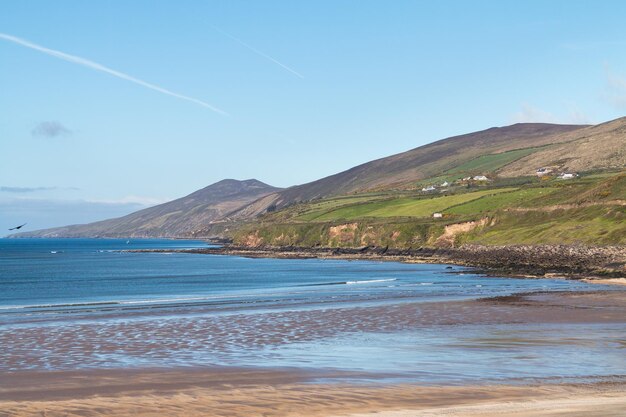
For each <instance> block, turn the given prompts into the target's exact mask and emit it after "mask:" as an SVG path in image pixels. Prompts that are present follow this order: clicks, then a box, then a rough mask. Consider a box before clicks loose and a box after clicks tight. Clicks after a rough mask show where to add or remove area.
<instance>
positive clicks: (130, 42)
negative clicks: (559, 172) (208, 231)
mask: <svg viewBox="0 0 626 417" xmlns="http://www.w3.org/2000/svg"><path fill="white" fill-rule="evenodd" d="M624 16H626V2H622V1H614V2H609V1H605V2H593V3H592V2H588V1H581V2H575V1H550V2H545V1H536V2H532V1H526V2H516V1H498V2H495V1H494V2H478V1H474V2H470V1H467V2H461V1H454V2H449V1H448V2H446V1H437V2H426V1H422V2H420V1H393V2H388V1H357V0H354V1H337V0H334V1H295V2H294V1H263V2H260V1H259V2H250V1H235V0H229V1H219V2H218V1H200V0H196V1H176V2H174V1H169V2H166V1H113V0H112V1H96V0H94V1H88V2H87V1H63V0H56V1H54V2H51V1H28V0H20V1H10V0H5V1H2V2H1V3H0V34H3V35H4V38H0V235H2V234H3V232H1V230H3V229H6V228H7V227H10V226H11V225H13V223H17V224H19V223H23V222H25V221H29V222H30V223H29V227H30V228H32V229H34V228H41V227H49V226H56V225H63V224H67V223H78V222H86V221H91V220H97V219H103V218H107V217H111V216H117V215H121V214H124V213H128V212H130V211H133V210H135V209H137V208H141V207H144V206H146V205H150V204H154V203H158V202H162V201H167V200H169V199H173V198H177V197H180V196H183V195H186V194H188V193H190V192H193V191H195V190H197V189H199V188H202V187H204V186H206V185H208V184H211V183H213V182H215V181H218V180H220V179H223V178H238V179H247V178H257V179H259V180H261V181H264V182H267V183H270V184H272V185H275V186H283V187H285V186H289V185H294V184H299V183H305V182H308V181H312V180H315V179H317V178H320V177H323V176H326V175H330V174H333V173H336V172H339V171H342V170H344V169H347V168H350V167H352V166H354V165H357V164H359V163H363V162H366V161H369V160H372V159H375V158H379V157H383V156H386V155H390V154H393V153H397V152H402V151H405V150H408V149H411V148H414V147H417V146H420V145H423V144H426V143H429V142H432V141H434V140H437V139H441V138H444V137H447V136H451V135H455V134H462V133H467V132H471V131H476V130H481V129H485V128H488V127H491V126H502V125H508V124H511V123H515V122H529V121H543V122H555V123H597V122H602V121H606V120H610V119H614V118H617V117H621V116H622V115H624V113H625V112H626V54H624V50H626V25H624V23H623V18H624ZM10 36H12V37H17V38H19V39H21V40H25V41H28V42H31V43H32V44H35V45H38V46H41V47H44V48H48V49H52V50H55V51H60V52H62V53H65V54H69V55H72V56H75V57H78V58H80V59H82V60H88V61H92V62H95V63H97V64H100V65H103V66H105V67H107V68H109V69H112V70H114V71H118V72H119V73H123V74H125V75H128V76H131V77H134V78H135V79H137V80H140V81H141V82H144V83H148V84H150V85H151V86H153V87H156V88H157V89H158V88H160V89H164V90H167V91H169V92H172V93H174V94H176V95H178V97H176V96H173V95H168V94H166V93H164V92H163V91H156V90H155V89H153V88H148V87H146V85H140V84H138V83H136V82H131V81H129V80H128V79H123V78H120V77H119V76H115V75H112V74H111V73H107V72H103V71H101V70H96V69H94V68H93V66H92V67H89V66H85V65H81V64H79V63H76V62H69V61H67V60H63V59H59V58H58V57H55V56H51V55H49V54H46V53H44V52H42V51H41V50H36V49H32V48H29V47H25V46H24V45H23V44H19V42H15V41H12V40H10V39H9V38H7V37H10ZM180 96H185V97H189V98H192V99H195V100H198V101H201V102H203V103H208V104H210V105H211V106H214V107H216V108H218V109H220V110H222V111H223V112H225V113H227V115H224V114H220V113H219V112H216V111H213V110H211V109H210V108H208V107H205V106H203V105H201V104H199V103H198V102H192V101H189V100H186V99H182V98H180ZM51 207H53V208H51ZM22 219H23V220H22Z"/></svg>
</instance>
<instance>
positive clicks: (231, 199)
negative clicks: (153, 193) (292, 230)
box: [11, 179, 280, 237]
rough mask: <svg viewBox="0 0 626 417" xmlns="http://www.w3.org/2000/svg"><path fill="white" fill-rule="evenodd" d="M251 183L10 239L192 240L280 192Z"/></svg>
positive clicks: (222, 184)
mask: <svg viewBox="0 0 626 417" xmlns="http://www.w3.org/2000/svg"><path fill="white" fill-rule="evenodd" d="M279 190H280V188H276V187H272V186H270V185H267V184H264V183H262V182H261V181H257V180H254V179H251V180H245V181H237V180H232V179H227V180H222V181H219V182H217V183H215V184H212V185H209V186H208V187H205V188H203V189H201V190H198V191H196V192H194V193H191V194H189V195H188V196H186V197H182V198H179V199H177V200H173V201H170V202H168V203H164V204H160V205H158V206H154V207H150V208H147V209H143V210H140V211H137V212H135V213H131V214H129V215H127V216H124V217H120V218H116V219H110V220H104V221H99V222H95V223H89V224H83V225H73V226H64V227H57V228H53V229H45V230H38V231H33V232H26V233H18V234H15V235H12V236H11V237H182V236H193V235H194V232H195V231H197V230H201V229H205V228H207V227H208V226H209V225H210V224H212V223H213V222H216V221H220V220H223V219H226V218H227V217H228V214H229V213H231V212H233V211H237V210H238V209H241V208H242V207H245V206H247V205H248V204H250V203H251V202H253V201H255V200H257V199H259V198H261V197H263V196H266V195H268V194H272V193H275V192H277V191H279Z"/></svg>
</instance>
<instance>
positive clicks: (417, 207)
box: [307, 188, 515, 221]
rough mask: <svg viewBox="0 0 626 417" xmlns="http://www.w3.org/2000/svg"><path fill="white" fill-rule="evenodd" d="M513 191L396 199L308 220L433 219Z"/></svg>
mask: <svg viewBox="0 0 626 417" xmlns="http://www.w3.org/2000/svg"><path fill="white" fill-rule="evenodd" d="M513 190H515V189H514V188H500V189H495V190H482V191H475V192H471V193H465V194H457V195H450V196H443V197H433V198H396V199H393V200H384V201H376V202H371V203H362V204H354V205H350V206H348V207H341V208H338V209H335V210H331V211H327V212H325V213H322V214H320V215H319V216H317V217H315V218H307V220H313V221H334V220H340V219H341V220H352V219H357V218H362V217H381V218H384V217H431V216H432V214H433V213H435V212H440V211H443V210H445V209H447V208H448V207H452V206H457V205H459V204H462V203H466V202H468V201H472V200H476V199H479V198H481V197H484V196H488V195H494V194H499V193H506V192H510V191H513Z"/></svg>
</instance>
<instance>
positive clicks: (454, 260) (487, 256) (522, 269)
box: [150, 242, 626, 279]
mask: <svg viewBox="0 0 626 417" xmlns="http://www.w3.org/2000/svg"><path fill="white" fill-rule="evenodd" d="M213 243H218V242H213ZM219 243H225V242H219ZM150 251H152V252H172V250H150ZM176 252H184V253H199V254H212V255H234V256H244V257H249V258H283V259H285V258H287V259H310V258H321V259H348V260H379V261H395V262H411V263H447V264H454V265H461V266H467V267H473V268H477V269H479V270H480V272H482V273H486V274H494V275H495V274H497V275H509V276H530V277H551V276H554V275H558V276H565V277H568V278H572V279H583V278H585V279H588V278H590V277H598V278H626V247H623V246H606V247H588V246H569V245H537V246H532V245H511V246H482V245H463V246H460V247H457V248H428V247H423V248H416V249H413V248H411V249H393V248H380V247H369V246H368V247H362V248H327V247H310V248H307V247H297V246H284V247H274V246H271V247H267V246H261V247H247V246H236V245H232V244H225V245H224V246H220V247H213V248H201V249H185V250H178V251H176Z"/></svg>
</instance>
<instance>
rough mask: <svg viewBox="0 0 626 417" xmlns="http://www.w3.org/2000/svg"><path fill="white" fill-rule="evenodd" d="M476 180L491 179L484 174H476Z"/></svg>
mask: <svg viewBox="0 0 626 417" xmlns="http://www.w3.org/2000/svg"><path fill="white" fill-rule="evenodd" d="M472 179H473V180H474V181H489V178H487V177H485V176H484V175H476V176H475V177H474V178H472Z"/></svg>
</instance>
